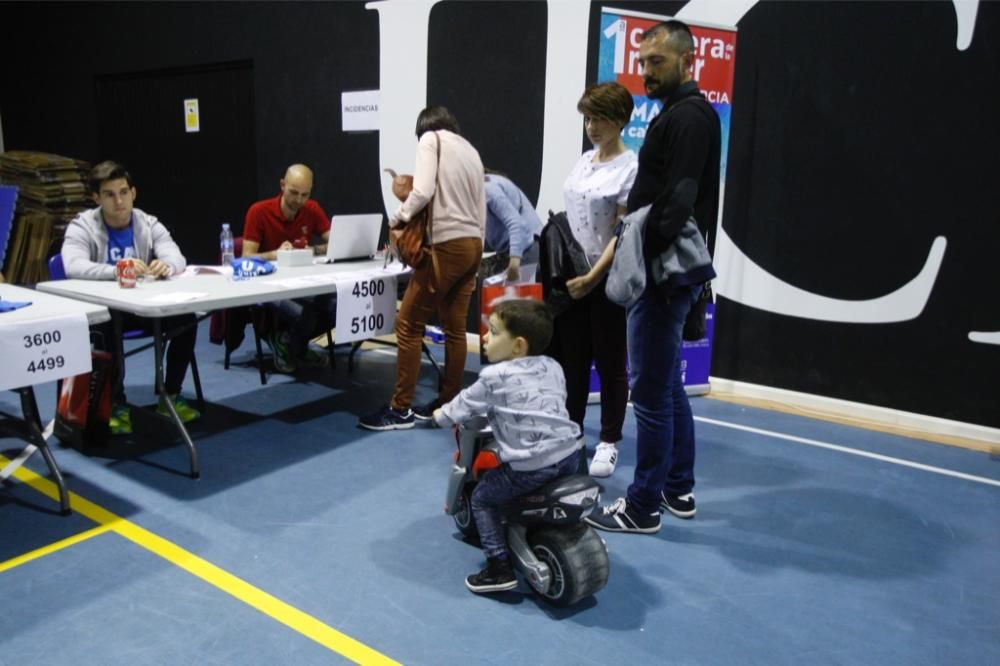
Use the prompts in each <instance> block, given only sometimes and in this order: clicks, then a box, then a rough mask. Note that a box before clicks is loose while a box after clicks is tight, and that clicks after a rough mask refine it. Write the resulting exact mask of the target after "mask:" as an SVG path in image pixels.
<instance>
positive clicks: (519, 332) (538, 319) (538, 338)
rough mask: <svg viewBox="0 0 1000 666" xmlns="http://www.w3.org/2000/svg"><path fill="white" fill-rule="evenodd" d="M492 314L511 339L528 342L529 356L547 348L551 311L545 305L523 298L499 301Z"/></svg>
mask: <svg viewBox="0 0 1000 666" xmlns="http://www.w3.org/2000/svg"><path fill="white" fill-rule="evenodd" d="M493 314H495V315H496V316H497V318H498V319H499V320H500V321H502V322H503V325H504V328H506V329H507V332H508V333H510V336H511V337H512V338H524V339H525V340H526V341H527V342H528V355H529V356H538V355H539V354H541V353H543V352H544V351H545V350H546V349H547V348H548V346H549V342H550V341H551V340H552V311H551V310H549V307H548V306H547V305H545V303H542V302H540V301H532V300H528V299H524V298H517V299H511V300H509V301H500V302H499V303H497V306H496V307H495V308H494V309H493Z"/></svg>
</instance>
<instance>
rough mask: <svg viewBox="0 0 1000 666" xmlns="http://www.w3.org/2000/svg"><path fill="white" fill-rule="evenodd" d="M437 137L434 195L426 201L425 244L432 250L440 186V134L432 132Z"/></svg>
mask: <svg viewBox="0 0 1000 666" xmlns="http://www.w3.org/2000/svg"><path fill="white" fill-rule="evenodd" d="M434 138H436V139H437V166H436V167H435V169H434V196H432V197H431V200H430V201H428V202H427V245H428V247H430V248H431V249H432V251H433V248H434V200H435V199H437V197H438V192H439V191H440V188H441V135H440V134H438V133H437V132H434Z"/></svg>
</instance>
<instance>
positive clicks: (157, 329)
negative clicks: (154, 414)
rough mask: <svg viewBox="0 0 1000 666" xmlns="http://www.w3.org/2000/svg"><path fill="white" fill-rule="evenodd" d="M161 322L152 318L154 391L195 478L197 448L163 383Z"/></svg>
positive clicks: (198, 469)
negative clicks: (177, 436) (181, 441)
mask: <svg viewBox="0 0 1000 666" xmlns="http://www.w3.org/2000/svg"><path fill="white" fill-rule="evenodd" d="M164 346H165V345H164V341H163V324H162V322H161V320H160V318H159V317H156V318H154V319H153V357H154V359H155V360H154V364H155V367H156V393H157V395H159V396H160V400H162V401H163V402H164V403H165V404H166V405H167V410H169V411H170V416H171V417H173V419H174V424H175V425H176V426H177V430H179V431H180V433H181V437H182V438H183V439H184V444H185V446H187V449H188V456H189V457H190V458H191V478H192V479H197V478H199V477H200V476H201V470H200V467H199V465H198V450H197V449H195V448H194V442H192V441H191V435H189V434H188V431H187V428H185V427H184V422H183V421H181V417H180V416H178V415H177V410H176V409H174V403H173V401H172V400H171V399H170V396H169V395H168V394H167V387H166V386H165V384H164V376H165V373H164V371H163V355H164V354H163V348H164Z"/></svg>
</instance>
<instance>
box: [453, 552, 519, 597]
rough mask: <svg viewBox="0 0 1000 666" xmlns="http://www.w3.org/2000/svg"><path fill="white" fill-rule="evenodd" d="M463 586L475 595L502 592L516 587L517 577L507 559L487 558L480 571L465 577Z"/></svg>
mask: <svg viewBox="0 0 1000 666" xmlns="http://www.w3.org/2000/svg"><path fill="white" fill-rule="evenodd" d="M465 586H466V587H467V588H469V589H470V590H472V591H473V592H475V593H476V594H483V593H485V592H504V591H506V590H513V589H514V588H515V587H517V577H516V576H515V575H514V568H513V567H511V566H510V559H509V558H507V557H489V558H487V559H486V567H485V568H484V569H483V570H482V571H480V572H479V573H474V574H472V575H471V576H466V578H465Z"/></svg>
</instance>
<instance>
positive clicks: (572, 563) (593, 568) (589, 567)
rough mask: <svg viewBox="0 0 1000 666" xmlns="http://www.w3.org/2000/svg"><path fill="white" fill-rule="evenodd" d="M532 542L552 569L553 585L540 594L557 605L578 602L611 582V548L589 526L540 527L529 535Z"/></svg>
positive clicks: (540, 556)
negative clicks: (609, 580) (609, 575)
mask: <svg viewBox="0 0 1000 666" xmlns="http://www.w3.org/2000/svg"><path fill="white" fill-rule="evenodd" d="M528 543H529V544H531V549H532V551H534V553H535V557H537V558H538V559H539V560H541V561H542V562H544V563H545V564H546V565H548V567H549V570H550V571H551V582H550V583H549V588H548V589H547V590H544V591H540V592H539V594H541V595H542V596H543V597H544V598H545V599H546V600H547V601H548V602H549V603H550V604H552V605H553V606H558V607H564V606H570V605H572V604H575V603H576V602H577V601H579V600H580V599H583V598H584V597H588V596H590V595H591V594H594V593H595V592H597V591H598V590H600V589H601V588H602V587H604V585H605V584H606V583H607V582H608V568H609V564H608V551H607V549H606V548H605V546H604V542H603V541H602V540H601V537H599V536H598V535H597V533H596V532H595V531H594V530H593V529H592V528H591V527H590V526H588V525H585V524H580V525H575V526H573V527H571V528H569V529H566V528H559V529H552V528H545V529H540V530H537V531H535V532H533V533H531V534H529V535H528Z"/></svg>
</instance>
